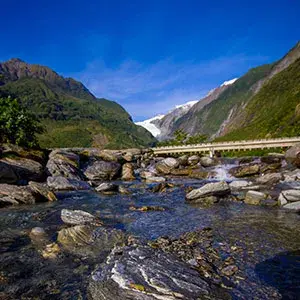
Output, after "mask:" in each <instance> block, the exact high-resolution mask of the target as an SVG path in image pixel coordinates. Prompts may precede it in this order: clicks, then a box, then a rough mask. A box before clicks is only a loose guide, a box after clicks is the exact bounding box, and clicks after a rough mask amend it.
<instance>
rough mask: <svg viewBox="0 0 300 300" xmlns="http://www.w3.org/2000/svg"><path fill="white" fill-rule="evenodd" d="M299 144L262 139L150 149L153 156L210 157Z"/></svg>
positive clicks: (291, 140)
mask: <svg viewBox="0 0 300 300" xmlns="http://www.w3.org/2000/svg"><path fill="white" fill-rule="evenodd" d="M297 143H300V137H292V138H278V139H263V140H247V141H232V142H219V143H203V144H196V145H183V146H165V147H155V148H152V150H153V152H154V154H155V155H162V154H163V155H166V154H176V153H177V154H184V153H203V154H209V155H210V156H211V157H212V156H213V155H214V153H215V152H224V151H245V150H253V149H272V148H289V147H291V146H294V145H295V144H297Z"/></svg>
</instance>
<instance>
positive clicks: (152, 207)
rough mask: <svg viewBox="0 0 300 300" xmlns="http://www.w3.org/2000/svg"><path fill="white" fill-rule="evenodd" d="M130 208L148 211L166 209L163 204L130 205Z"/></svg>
mask: <svg viewBox="0 0 300 300" xmlns="http://www.w3.org/2000/svg"><path fill="white" fill-rule="evenodd" d="M129 210H133V211H142V212H148V211H165V208H164V207H161V206H141V207H137V206H130V207H129Z"/></svg>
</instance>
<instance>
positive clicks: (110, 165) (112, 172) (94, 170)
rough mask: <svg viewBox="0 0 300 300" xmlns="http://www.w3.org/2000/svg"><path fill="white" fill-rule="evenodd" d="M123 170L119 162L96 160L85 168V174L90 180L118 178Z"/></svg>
mask: <svg viewBox="0 0 300 300" xmlns="http://www.w3.org/2000/svg"><path fill="white" fill-rule="evenodd" d="M120 170H121V165H120V164H119V163H117V162H108V161H101V160H100V161H95V162H92V163H91V164H90V165H89V166H88V167H87V168H86V169H85V172H84V174H85V176H86V177H87V178H88V179H90V180H112V179H114V178H116V177H117V176H118V175H119V173H120Z"/></svg>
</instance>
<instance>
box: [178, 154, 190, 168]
mask: <svg viewBox="0 0 300 300" xmlns="http://www.w3.org/2000/svg"><path fill="white" fill-rule="evenodd" d="M178 163H179V165H180V166H183V167H185V166H187V164H188V156H187V155H182V156H180V157H178Z"/></svg>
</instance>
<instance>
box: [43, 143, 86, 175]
mask: <svg viewBox="0 0 300 300" xmlns="http://www.w3.org/2000/svg"><path fill="white" fill-rule="evenodd" d="M46 168H47V171H48V173H49V174H50V175H51V176H62V177H66V178H70V179H76V180H82V179H83V174H82V172H81V171H80V169H79V155H77V154H75V153H73V152H68V151H64V150H60V149H58V150H53V151H52V152H51V153H50V155H49V160H48V163H47V166H46Z"/></svg>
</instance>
